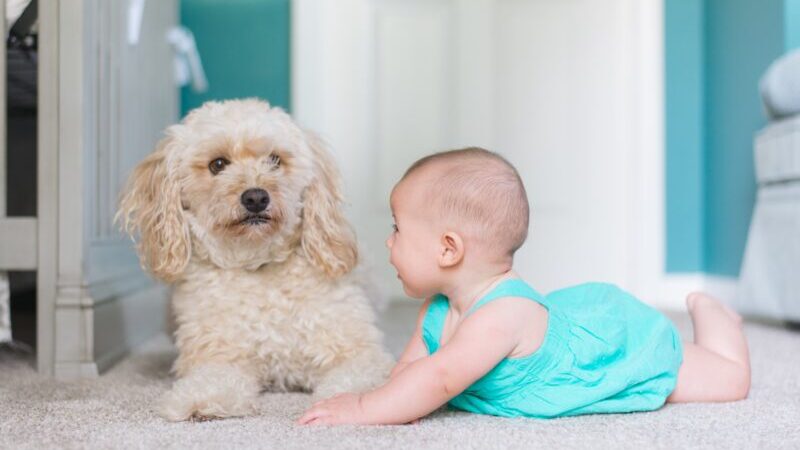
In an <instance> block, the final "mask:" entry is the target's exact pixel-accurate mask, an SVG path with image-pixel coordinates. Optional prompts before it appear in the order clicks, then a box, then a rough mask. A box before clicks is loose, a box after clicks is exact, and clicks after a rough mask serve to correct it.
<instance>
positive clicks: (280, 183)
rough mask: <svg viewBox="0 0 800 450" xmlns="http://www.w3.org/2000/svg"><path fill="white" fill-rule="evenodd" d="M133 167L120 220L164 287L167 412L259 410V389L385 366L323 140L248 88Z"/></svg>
mask: <svg viewBox="0 0 800 450" xmlns="http://www.w3.org/2000/svg"><path fill="white" fill-rule="evenodd" d="M165 134H166V137H164V138H163V139H162V140H161V141H160V142H159V144H158V146H157V148H156V150H155V151H154V152H153V153H152V154H150V155H149V156H148V157H146V158H145V159H144V160H143V161H142V162H141V163H140V164H139V165H138V166H137V167H136V168H135V169H134V170H133V172H132V174H131V176H130V178H129V180H128V183H127V186H126V187H125V188H124V190H123V192H122V196H121V200H120V209H119V212H118V215H117V217H118V220H119V221H120V223H121V225H122V228H123V229H124V230H125V231H126V232H127V233H129V234H130V235H131V236H132V237H136V236H138V240H137V246H136V247H137V252H138V254H139V258H140V260H141V263H142V266H143V267H144V268H145V269H146V270H148V271H149V272H150V273H152V274H153V275H154V276H155V277H156V278H158V279H160V280H162V281H164V282H167V283H169V284H171V285H172V299H171V309H172V311H173V316H174V317H173V319H174V321H175V327H176V329H175V332H174V338H175V344H176V346H177V348H178V357H177V359H176V361H175V363H174V366H173V372H174V373H175V374H176V375H177V377H178V379H177V380H176V381H175V383H174V384H173V386H172V389H171V390H170V391H168V392H167V393H166V394H165V396H164V397H163V399H162V401H161V404H160V407H159V412H160V414H161V415H162V416H163V417H164V418H166V419H167V420H170V421H182V420H205V419H210V418H224V417H234V416H244V415H250V414H254V413H255V412H256V411H257V407H256V405H257V400H258V396H259V394H260V392H261V391H262V390H264V389H267V390H273V391H288V390H299V391H309V392H313V393H314V395H315V397H317V398H324V397H329V396H331V395H333V394H335V393H337V392H355V391H363V390H366V389H369V388H371V387H374V386H377V385H378V384H380V383H381V382H382V381H384V380H385V378H386V376H387V375H388V373H389V371H390V369H391V366H392V364H393V359H392V357H391V356H390V355H389V354H388V353H387V352H386V350H385V349H384V347H383V344H382V334H381V333H380V331H379V330H378V328H377V327H376V325H375V313H374V311H373V307H372V303H371V301H370V299H369V298H368V296H367V295H366V293H365V287H364V286H365V284H364V282H363V281H364V280H363V277H361V276H359V275H357V273H356V272H358V271H356V270H354V269H355V268H356V266H357V264H358V251H357V246H356V241H355V237H354V233H353V231H352V228H351V227H350V225H349V223H348V222H347V220H346V218H345V216H344V214H343V212H342V209H341V203H342V197H341V190H340V179H339V177H340V175H339V172H338V170H337V167H336V165H335V164H334V161H333V159H332V157H331V155H330V154H329V153H328V151H327V150H326V148H325V146H324V145H323V142H322V141H321V140H320V139H319V138H318V137H317V136H316V135H314V134H313V133H310V132H308V131H305V130H303V129H301V128H300V127H299V126H298V125H297V124H296V123H295V122H294V121H293V120H292V119H291V118H290V117H289V115H288V114H287V113H286V112H284V111H283V110H281V109H280V108H276V107H271V106H270V105H269V104H268V103H266V102H264V101H260V100H256V99H245V100H228V101H222V102H208V103H205V104H204V105H202V106H201V107H199V108H197V109H195V110H193V111H192V112H190V113H189V114H188V115H187V116H186V118H185V119H184V120H183V121H182V122H181V123H179V124H176V125H173V126H170V127H169V128H167V130H166V133H165Z"/></svg>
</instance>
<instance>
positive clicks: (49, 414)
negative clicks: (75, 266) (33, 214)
mask: <svg viewBox="0 0 800 450" xmlns="http://www.w3.org/2000/svg"><path fill="white" fill-rule="evenodd" d="M415 315H416V306H415V305H412V304H407V303H401V304H394V305H392V306H391V307H390V308H389V309H388V310H387V311H386V312H385V313H384V314H383V319H382V321H383V328H384V330H385V331H386V335H387V344H388V345H389V347H390V348H391V349H392V351H393V352H395V354H397V353H398V352H399V351H400V349H401V348H402V347H403V345H404V343H405V339H407V337H408V336H409V334H410V331H411V330H410V327H411V326H413V321H414V317H415ZM671 318H673V320H675V322H676V323H677V324H678V327H679V329H680V330H681V333H682V334H683V335H684V336H686V337H690V336H691V331H690V323H689V320H688V316H685V315H672V316H671ZM745 331H746V333H747V336H748V340H749V342H750V348H751V353H752V364H753V385H752V390H751V393H750V397H749V398H748V399H747V400H744V401H741V402H735V403H727V404H684V405H667V406H665V407H663V408H662V409H660V410H658V411H655V412H649V413H634V414H614V415H595V416H583V417H573V418H564V419H556V420H533V419H503V418H497V417H489V416H480V415H474V414H467V413H463V412H457V411H448V410H445V409H443V410H440V411H438V412H436V413H434V414H432V415H431V416H429V417H427V418H425V419H423V420H422V421H421V422H420V423H418V424H416V425H407V426H381V427H355V426H345V427H332V428H328V427H299V426H296V425H294V423H293V420H294V419H295V418H297V417H298V416H299V415H300V414H301V413H302V412H303V411H304V409H305V408H306V407H307V406H308V405H309V400H310V398H309V396H308V395H305V394H300V393H289V394H275V393H266V394H263V395H262V396H261V399H260V411H259V414H258V415H257V416H254V417H247V418H240V419H227V420H217V421H209V422H198V423H169V422H166V421H164V420H163V419H161V418H160V417H158V416H157V415H156V414H155V412H154V411H153V406H154V404H155V403H156V401H157V399H158V398H159V396H160V395H161V394H162V393H163V392H164V391H165V390H166V389H167V388H168V387H169V386H170V383H171V382H172V380H171V378H170V375H169V366H170V364H171V362H172V360H173V359H174V358H175V350H174V348H173V347H172V344H171V343H170V341H169V339H167V338H166V337H165V336H160V337H157V338H155V339H153V340H151V341H150V342H148V343H146V344H145V345H143V346H141V347H140V348H139V349H138V350H137V351H136V352H134V353H132V354H131V355H130V356H128V357H127V358H126V359H125V360H123V361H122V362H121V363H119V364H118V365H116V366H115V367H114V368H113V369H111V370H110V371H109V372H108V373H106V374H104V375H102V376H101V377H99V378H98V379H94V380H83V381H78V382H59V381H54V380H50V379H46V378H43V377H40V376H39V375H37V374H36V373H35V371H34V370H33V368H32V357H31V355H29V354H25V353H24V352H20V351H18V350H12V349H9V348H5V349H0V448H1V449H15V448H36V449H43V448H147V449H153V448H225V449H228V448H281V449H284V448H297V449H307V448H326V449H334V448H415V449H416V448H459V449H463V448H481V449H493V448H498V449H506V448H614V449H617V448H800V332H797V331H791V330H788V329H786V328H783V327H781V326H778V325H775V324H771V325H770V324H763V323H756V322H747V324H746V326H745Z"/></svg>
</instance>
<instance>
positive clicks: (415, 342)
mask: <svg viewBox="0 0 800 450" xmlns="http://www.w3.org/2000/svg"><path fill="white" fill-rule="evenodd" d="M430 304H431V299H430V298H428V299H427V300H425V303H423V304H422V307H420V309H419V314H418V315H417V327H416V328H415V329H414V334H413V335H412V336H411V339H409V341H408V344H406V348H405V350H403V354H402V355H400V359H398V360H397V364H395V366H394V368H393V369H392V372H391V373H390V374H389V379H392V378H394V377H395V376H397V374H398V373H400V372H402V371H403V369H405V368H406V367H408V365H409V364H411V363H412V362H414V361H416V360H418V359H420V358H424V357H425V356H428V348H427V347H425V342H424V341H423V340H422V321H423V320H425V314H426V313H427V311H428V306H429V305H430Z"/></svg>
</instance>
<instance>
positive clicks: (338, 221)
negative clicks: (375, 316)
mask: <svg viewBox="0 0 800 450" xmlns="http://www.w3.org/2000/svg"><path fill="white" fill-rule="evenodd" d="M305 136H306V141H307V142H308V145H309V146H310V147H311V150H312V151H313V154H314V169H313V171H314V174H313V176H314V178H313V180H312V181H311V184H310V185H309V186H308V187H307V188H306V190H305V193H304V196H303V235H302V238H301V244H302V246H303V251H305V253H306V255H307V256H308V259H309V260H310V261H311V262H312V263H313V264H314V265H316V266H317V267H318V268H320V269H321V270H323V271H324V272H325V273H326V274H327V275H328V276H330V277H332V278H335V277H338V276H341V275H344V274H346V273H348V272H350V271H351V270H353V268H354V267H355V266H356V264H357V263H358V249H357V247H356V240H355V236H354V234H353V230H352V228H350V224H349V223H348V222H347V219H346V218H345V216H344V214H343V212H342V205H341V203H342V194H341V187H340V179H339V171H338V170H337V169H336V164H335V163H334V161H333V158H332V157H331V155H330V154H329V153H328V151H327V150H326V149H325V145H324V143H323V142H322V140H321V139H320V138H319V137H318V136H316V135H315V134H313V133H311V132H308V131H306V132H305Z"/></svg>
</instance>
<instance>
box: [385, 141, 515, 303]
mask: <svg viewBox="0 0 800 450" xmlns="http://www.w3.org/2000/svg"><path fill="white" fill-rule="evenodd" d="M391 205H392V211H393V214H394V216H395V223H396V227H397V230H396V231H395V232H394V233H393V234H392V236H391V237H390V238H389V240H388V241H387V246H388V247H389V248H390V249H391V250H392V257H391V259H392V264H393V265H394V266H395V267H396V268H397V270H398V273H399V276H400V278H401V279H403V283H404V286H405V287H406V290H407V292H408V293H409V294H411V295H413V294H412V292H409V287H410V286H409V282H410V281H412V280H410V279H406V275H408V277H407V278H412V276H413V275H414V274H415V272H417V271H416V270H413V269H414V268H415V267H420V266H421V265H423V264H425V262H424V261H422V260H430V259H432V258H435V259H436V261H437V264H436V265H437V267H438V268H439V269H446V268H448V267H456V266H459V265H464V264H508V265H509V268H510V263H511V261H512V258H513V255H514V252H516V251H517V249H519V248H520V246H522V244H523V242H525V238H526V237H527V235H528V218H529V207H528V198H527V195H526V193H525V187H524V186H523V184H522V180H521V179H520V177H519V174H518V173H517V171H516V169H515V168H514V167H513V166H512V165H511V164H510V163H509V162H508V161H506V160H505V159H504V158H503V157H502V156H500V155H498V154H496V153H493V152H490V151H488V150H484V149H481V148H476V147H471V148H465V149H460V150H451V151H446V152H441V153H436V154H433V155H430V156H426V157H425V158H422V159H420V160H419V161H417V162H415V163H414V164H413V165H412V166H411V167H410V168H409V169H408V171H406V173H405V175H403V178H401V180H400V181H399V182H398V183H397V185H396V186H395V188H394V190H393V191H392V198H391ZM404 238H405V239H406V240H407V241H404ZM410 247H413V248H410ZM428 256H430V257H431V258H427V257H428ZM407 259H416V261H406V260H407ZM425 270H426V271H428V272H429V273H430V272H432V271H433V267H427V268H426V269H425ZM413 278H415V279H416V278H417V277H413ZM423 278H424V277H423ZM423 281H424V280H423ZM412 284H413V283H412ZM422 284H428V283H422ZM411 287H413V286H411ZM420 287H421V288H422V287H423V286H420ZM431 289H434V287H431ZM412 291H415V290H413V289H412ZM423 291H427V289H421V290H416V291H415V292H417V293H418V294H419V296H425V295H428V292H423Z"/></svg>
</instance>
